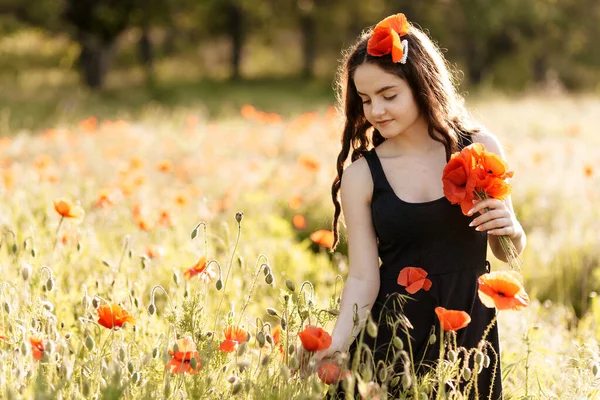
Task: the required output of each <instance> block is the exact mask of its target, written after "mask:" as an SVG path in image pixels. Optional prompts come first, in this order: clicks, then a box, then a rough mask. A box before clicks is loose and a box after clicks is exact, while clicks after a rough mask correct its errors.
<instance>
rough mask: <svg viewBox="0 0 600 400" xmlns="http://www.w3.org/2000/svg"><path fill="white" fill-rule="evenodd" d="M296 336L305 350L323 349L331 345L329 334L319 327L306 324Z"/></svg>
mask: <svg viewBox="0 0 600 400" xmlns="http://www.w3.org/2000/svg"><path fill="white" fill-rule="evenodd" d="M298 336H299V337H300V341H301V342H302V346H304V348H305V349H306V350H307V351H319V350H325V349H328V348H329V346H331V336H330V335H329V333H327V332H326V331H324V330H323V329H321V328H319V327H314V326H309V325H306V328H304V330H303V331H302V332H299V333H298Z"/></svg>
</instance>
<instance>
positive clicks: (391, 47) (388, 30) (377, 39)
mask: <svg viewBox="0 0 600 400" xmlns="http://www.w3.org/2000/svg"><path fill="white" fill-rule="evenodd" d="M409 29H410V24H409V23H408V21H407V20H406V16H405V15H404V14H402V13H399V14H396V15H391V16H389V17H387V18H385V19H384V20H383V21H381V22H379V23H378V24H377V25H376V26H375V28H374V29H373V34H372V35H371V38H370V39H369V42H368V43H367V53H369V54H370V55H372V56H375V57H380V56H383V55H385V54H390V53H391V55H392V61H393V62H395V63H397V62H399V61H400V60H402V57H403V56H404V51H403V49H402V43H401V40H400V38H401V37H402V36H404V35H406V34H407V33H408V31H409Z"/></svg>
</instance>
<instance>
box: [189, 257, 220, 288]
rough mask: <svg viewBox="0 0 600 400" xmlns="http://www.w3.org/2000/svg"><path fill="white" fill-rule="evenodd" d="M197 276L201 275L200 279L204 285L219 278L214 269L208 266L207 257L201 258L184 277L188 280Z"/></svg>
mask: <svg viewBox="0 0 600 400" xmlns="http://www.w3.org/2000/svg"><path fill="white" fill-rule="evenodd" d="M196 275H199V278H200V279H201V280H202V282H204V283H207V284H208V283H210V282H211V281H212V280H213V279H215V278H216V277H217V271H216V270H215V269H214V267H213V266H212V264H211V266H209V267H207V265H206V257H201V258H200V259H199V260H198V262H197V263H196V264H194V265H193V266H192V267H190V268H188V269H187V270H185V271H184V272H183V276H184V277H185V278H186V279H192V278H193V277H195V276H196Z"/></svg>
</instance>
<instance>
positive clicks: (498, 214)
mask: <svg viewBox="0 0 600 400" xmlns="http://www.w3.org/2000/svg"><path fill="white" fill-rule="evenodd" d="M473 141H474V142H478V143H482V144H483V145H484V146H485V148H486V150H487V151H490V152H493V153H496V154H498V155H499V156H500V157H501V158H502V159H503V160H505V159H506V158H505V155H504V152H503V151H502V147H501V146H500V143H499V142H498V139H496V137H495V136H493V135H492V134H489V133H480V134H477V135H475V136H473ZM494 202H500V203H502V204H503V205H504V206H505V207H504V209H502V208H503V207H497V204H494ZM486 207H490V208H492V207H493V208H494V209H492V210H491V211H489V212H488V213H486V214H488V215H485V214H483V215H481V216H479V217H477V218H475V220H474V222H475V224H474V226H479V227H480V229H481V230H483V231H487V232H488V234H489V235H488V238H489V243H490V248H491V249H492V253H494V256H496V258H498V259H499V260H501V261H504V262H506V261H507V259H506V255H505V253H504V250H503V249H502V246H501V245H500V241H499V237H500V236H501V235H507V236H508V237H510V239H511V241H512V242H513V244H514V245H515V248H516V249H517V253H518V254H521V253H522V252H523V250H524V249H525V246H526V244H527V236H526V235H525V232H524V231H523V227H522V226H521V224H520V223H519V221H518V220H517V217H516V216H515V211H514V209H513V205H512V200H511V198H510V196H508V198H507V199H506V200H504V201H500V200H495V199H488V200H484V201H481V202H480V203H479V204H477V205H475V207H474V209H475V211H474V214H475V213H476V212H477V211H481V210H483V209H484V208H486Z"/></svg>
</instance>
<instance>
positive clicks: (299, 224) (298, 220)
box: [292, 214, 306, 230]
mask: <svg viewBox="0 0 600 400" xmlns="http://www.w3.org/2000/svg"><path fill="white" fill-rule="evenodd" d="M292 225H294V228H296V229H298V230H302V229H305V228H306V218H305V217H304V215H302V214H296V215H294V217H293V218H292Z"/></svg>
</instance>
